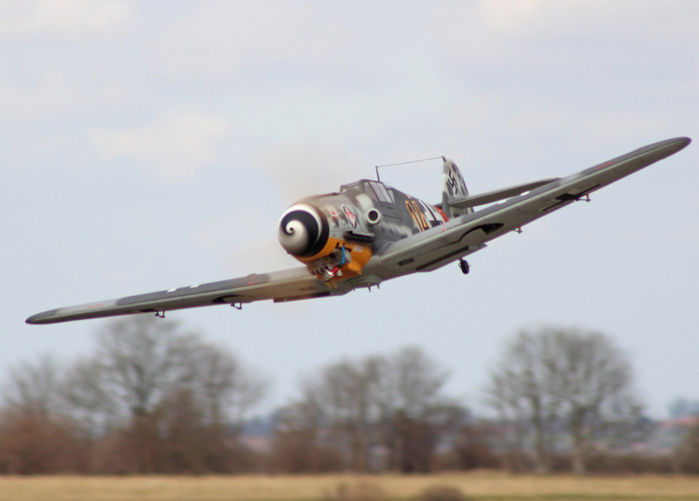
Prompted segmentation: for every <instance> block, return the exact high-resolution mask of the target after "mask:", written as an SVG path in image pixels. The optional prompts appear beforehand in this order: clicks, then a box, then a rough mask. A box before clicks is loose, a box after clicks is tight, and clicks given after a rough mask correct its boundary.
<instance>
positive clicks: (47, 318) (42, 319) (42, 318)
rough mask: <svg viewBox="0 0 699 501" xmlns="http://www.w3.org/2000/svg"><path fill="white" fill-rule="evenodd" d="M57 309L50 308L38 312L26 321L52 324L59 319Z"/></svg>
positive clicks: (33, 323)
mask: <svg viewBox="0 0 699 501" xmlns="http://www.w3.org/2000/svg"><path fill="white" fill-rule="evenodd" d="M57 311H58V310H49V311H44V312H41V313H37V314H36V315H32V316H31V317H29V318H27V319H26V320H25V321H24V322H25V323H26V324H29V325H40V324H51V323H54V322H57V321H58V319H57V318H56V312H57Z"/></svg>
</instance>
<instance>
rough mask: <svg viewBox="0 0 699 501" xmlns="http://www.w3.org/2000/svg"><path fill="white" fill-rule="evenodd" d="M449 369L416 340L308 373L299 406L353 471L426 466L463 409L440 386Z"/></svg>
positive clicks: (408, 469) (427, 468)
mask: <svg viewBox="0 0 699 501" xmlns="http://www.w3.org/2000/svg"><path fill="white" fill-rule="evenodd" d="M446 377H447V374H446V372H444V371H442V370H441V369H439V367H438V365H437V363H436V362H435V361H433V360H432V359H430V358H429V357H428V356H427V355H426V354H425V353H424V352H423V351H422V350H421V349H419V348H404V349H402V350H399V351H398V352H396V353H394V354H391V355H388V356H377V355H375V356H368V357H364V358H360V359H345V360H343V361H341V362H338V363H335V364H332V365H329V366H327V367H325V368H323V369H322V370H321V371H319V373H318V374H317V375H315V376H314V377H313V378H312V379H308V380H306V382H305V384H304V389H303V395H304V396H303V399H302V400H301V401H300V402H297V403H296V407H295V409H296V410H297V411H298V410H300V409H306V410H309V409H313V410H315V412H316V422H317V423H318V425H319V426H321V427H324V428H325V429H326V430H327V431H328V433H329V434H330V435H331V436H332V437H334V438H335V445H336V447H337V448H339V449H340V450H342V451H343V452H344V453H345V455H346V457H347V465H348V467H349V468H351V469H352V470H354V471H360V472H363V471H368V470H378V469H391V470H395V471H403V472H410V471H421V472H425V471H429V470H430V469H431V468H432V465H433V456H434V452H435V450H436V448H437V446H438V444H439V441H440V439H442V438H443V437H444V436H445V433H448V432H449V431H450V430H452V429H455V427H456V424H457V423H458V421H459V419H460V418H461V416H462V411H463V410H462V409H461V408H460V407H459V406H457V405H456V404H454V403H453V402H451V401H450V400H449V399H447V398H446V397H445V396H444V395H443V393H442V389H443V385H444V383H445V381H446Z"/></svg>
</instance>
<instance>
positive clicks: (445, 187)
mask: <svg viewBox="0 0 699 501" xmlns="http://www.w3.org/2000/svg"><path fill="white" fill-rule="evenodd" d="M442 160H443V161H444V168H443V169H442V173H443V174H442V176H443V183H442V210H443V211H444V212H445V213H446V214H447V216H449V217H450V218H453V217H458V216H463V215H464V214H470V213H471V212H473V209H472V208H471V207H466V208H464V209H458V208H456V207H452V206H451V201H452V200H458V199H460V198H464V197H467V196H468V189H467V188H466V183H465V182H464V177H463V176H462V175H461V171H459V168H458V167H457V166H456V164H455V163H454V162H452V161H451V160H449V159H448V158H445V157H442Z"/></svg>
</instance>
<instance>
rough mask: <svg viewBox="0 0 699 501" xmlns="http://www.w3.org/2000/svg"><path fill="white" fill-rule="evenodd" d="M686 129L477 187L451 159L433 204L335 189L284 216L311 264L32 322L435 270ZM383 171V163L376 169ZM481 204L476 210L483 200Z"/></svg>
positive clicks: (671, 142) (660, 150) (286, 240)
mask: <svg viewBox="0 0 699 501" xmlns="http://www.w3.org/2000/svg"><path fill="white" fill-rule="evenodd" d="M690 141H691V140H690V139H689V138H685V137H679V138H674V139H668V140H666V141H661V142H658V143H654V144H651V145H648V146H645V147H643V148H640V149H638V150H635V151H632V152H630V153H627V154H626V155H622V156H620V157H617V158H614V159H613V160H609V161H608V162H604V163H601V164H599V165H595V166H594V167H590V168H589V169H585V170H583V171H581V172H578V173H576V174H573V175H570V176H568V177H564V178H551V179H543V180H540V181H534V182H531V183H526V184H521V185H517V186H511V187H508V188H504V189H500V190H495V191H491V192H488V193H482V194H479V195H469V193H468V190H467V189H466V184H465V183H464V179H463V177H462V175H461V172H460V171H459V169H458V167H457V166H456V165H455V164H454V162H452V161H451V160H448V159H446V158H444V157H442V158H443V189H442V200H441V203H437V204H429V203H426V202H423V201H422V200H418V199H417V198H414V197H411V196H410V195H407V194H405V193H403V192H401V191H398V190H397V189H395V188H392V187H389V186H387V185H385V184H383V183H381V182H380V181H378V180H376V181H373V180H369V179H362V180H361V181H357V182H356V183H352V184H347V185H344V186H341V187H340V191H339V192H337V193H329V194H325V195H317V196H312V197H308V198H304V199H302V200H300V201H298V202H297V203H295V204H294V205H292V206H291V207H290V208H289V209H288V210H287V211H286V212H284V214H282V216H281V219H280V221H279V228H278V238H279V242H280V244H281V246H282V247H283V248H284V250H285V251H286V252H288V253H289V254H291V255H292V256H293V257H295V258H296V259H297V260H298V261H300V262H301V263H303V265H304V266H303V267H299V268H294V269H290V270H283V271H276V272H271V273H262V274H251V275H248V276H246V277H241V278H234V279H230V280H223V281H220V282H213V283H207V284H199V285H192V286H190V287H182V288H176V289H169V290H163V291H159V292H153V293H149V294H140V295H136V296H128V297H123V298H119V299H112V300H108V301H98V302H94V303H88V304H84V305H79V306H70V307H65V308H58V309H55V310H50V311H46V312H43V313H38V314H36V315H33V316H31V317H29V318H28V319H27V323H29V324H50V323H56V322H66V321H70V320H80V319H87V318H99V317H110V316H116V315H130V314H135V313H151V314H155V315H156V316H159V317H163V316H164V315H165V312H166V311H170V310H178V309H182V308H194V307H198V306H210V305H217V304H227V305H231V306H234V307H236V308H238V309H240V308H242V305H243V304H244V303H251V302H253V301H261V300H265V299H271V300H273V301H274V302H282V301H296V300H300V299H310V298H318V297H327V296H339V295H342V294H346V293H348V292H350V291H352V290H354V289H358V288H362V287H366V288H371V287H373V286H378V285H379V284H381V283H382V282H383V281H384V280H390V279H392V278H397V277H401V276H403V275H409V274H411V273H415V272H418V271H432V270H436V269H437V268H441V267H442V266H444V265H446V264H448V263H452V262H455V261H458V262H459V265H460V267H461V271H462V272H463V273H468V272H469V265H468V263H467V262H466V261H465V260H464V257H466V256H468V255H469V254H473V253H474V252H476V251H479V250H481V249H483V248H485V247H486V244H487V242H489V241H490V240H493V239H495V238H498V237H501V236H503V235H505V234H507V233H509V232H511V231H521V228H522V226H524V225H526V224H528V223H531V222H532V221H534V220H536V219H539V218H540V217H543V216H545V215H547V214H550V213H551V212H553V211H556V210H558V209H561V208H562V207H565V206H566V205H569V204H572V203H574V202H578V201H581V200H586V201H589V200H590V194H591V193H592V192H594V191H596V190H598V189H600V188H602V187H603V186H606V185H608V184H611V183H613V182H614V181H617V180H619V179H621V178H623V177H625V176H628V175H629V174H632V173H634V172H636V171H638V170H640V169H643V168H644V167H647V166H648V165H651V164H652V163H655V162H657V161H659V160H662V159H663V158H666V157H668V156H670V155H672V154H674V153H677V152H678V151H680V150H681V149H683V148H685V147H686V146H687V145H688V144H689V143H690ZM377 177H378V170H377ZM481 206H485V207H483V208H481V209H480V210H474V209H475V208H476V207H481Z"/></svg>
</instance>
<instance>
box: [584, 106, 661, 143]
mask: <svg viewBox="0 0 699 501" xmlns="http://www.w3.org/2000/svg"><path fill="white" fill-rule="evenodd" d="M578 125H579V127H580V132H581V134H582V136H583V137H584V138H585V142H586V143H587V144H589V145H600V146H603V145H607V144H619V143H620V142H624V141H630V140H638V138H642V137H648V138H649V139H650V138H657V137H661V136H662V133H663V132H664V131H665V130H667V128H668V126H669V125H670V121H669V119H668V117H666V116H662V115H656V114H654V113H643V112H633V111H629V112H607V113H597V114H590V115H588V116H585V117H583V118H582V119H581V121H580V123H579V124H578Z"/></svg>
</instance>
